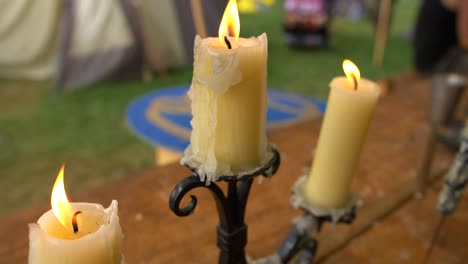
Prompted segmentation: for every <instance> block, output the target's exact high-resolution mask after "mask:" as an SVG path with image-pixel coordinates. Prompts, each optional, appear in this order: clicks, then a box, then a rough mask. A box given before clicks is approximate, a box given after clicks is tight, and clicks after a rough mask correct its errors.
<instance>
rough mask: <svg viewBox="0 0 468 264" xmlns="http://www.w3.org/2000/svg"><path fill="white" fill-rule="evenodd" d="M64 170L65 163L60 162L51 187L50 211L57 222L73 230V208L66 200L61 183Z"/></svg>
mask: <svg viewBox="0 0 468 264" xmlns="http://www.w3.org/2000/svg"><path fill="white" fill-rule="evenodd" d="M64 170H65V164H62V168H60V171H59V173H58V175H57V179H56V180H55V184H54V188H53V189H52V195H51V199H50V202H51V205H52V211H53V212H54V215H55V217H57V219H58V220H59V222H60V223H61V224H62V225H63V226H64V227H65V228H66V229H69V230H73V227H72V218H73V208H72V206H71V205H70V202H69V201H68V197H67V193H66V192H65V186H64V183H63V174H64Z"/></svg>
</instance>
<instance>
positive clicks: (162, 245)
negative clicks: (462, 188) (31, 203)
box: [0, 80, 468, 264]
mask: <svg viewBox="0 0 468 264" xmlns="http://www.w3.org/2000/svg"><path fill="white" fill-rule="evenodd" d="M397 84H398V85H397V86H396V88H395V89H394V90H393V91H392V92H391V93H390V94H389V95H388V96H386V97H385V98H383V99H382V100H381V101H380V102H379V104H378V107H377V110H376V113H375V115H374V118H373V121H372V124H371V127H370V131H369V135H368V140H367V143H366V145H365V147H364V151H363V155H362V158H361V161H360V164H359V168H358V172H357V174H356V177H355V179H354V183H353V189H354V190H355V191H356V192H358V193H359V195H360V197H361V198H362V200H363V205H362V207H361V208H360V209H359V211H358V215H357V218H356V220H355V222H354V223H353V224H352V225H349V226H347V225H338V226H331V225H326V226H325V228H324V229H323V230H322V232H321V233H320V234H319V243H320V244H319V253H318V254H319V255H318V259H317V260H319V261H320V262H323V263H420V261H421V258H422V255H423V253H424V250H425V248H426V247H427V245H428V241H429V239H430V237H431V234H432V230H433V228H434V227H435V223H436V222H435V221H436V220H437V217H438V215H437V213H436V211H435V209H434V208H435V202H436V198H437V194H438V190H439V189H440V188H439V186H440V182H441V181H440V177H439V180H437V178H436V179H435V180H434V181H433V182H432V185H431V190H430V191H429V192H428V194H427V195H426V196H425V197H424V198H423V199H420V200H415V199H414V198H413V197H414V195H413V194H414V191H415V168H416V160H417V158H418V151H419V150H420V147H421V146H420V145H421V144H420V142H419V141H420V140H419V139H420V138H421V130H420V128H421V125H422V124H423V122H424V120H425V113H426V107H427V99H428V95H427V83H426V82H424V81H420V80H411V81H405V80H400V81H398V82H397ZM319 129H320V121H314V122H305V123H301V124H298V125H295V126H292V127H288V128H283V129H280V130H276V131H273V132H272V133H271V134H270V135H269V138H270V140H271V142H273V143H274V144H276V146H277V148H278V149H279V151H280V152H281V155H282V165H281V167H280V169H279V171H278V173H277V174H276V175H275V176H274V177H273V179H271V180H264V181H263V183H259V184H254V185H253V186H252V191H251V194H250V200H249V203H248V205H247V213H246V222H247V224H248V226H249V243H248V245H247V252H248V254H250V255H251V256H252V257H254V258H258V257H262V256H266V255H268V254H271V253H273V252H274V251H275V250H276V249H277V247H278V246H279V245H280V243H281V241H282V240H283V238H284V237H285V235H286V233H287V231H288V229H289V228H290V226H291V222H292V221H293V219H294V218H295V217H297V216H298V215H300V213H301V212H300V211H299V210H296V209H294V208H293V207H292V206H291V205H290V203H289V197H290V191H291V188H292V186H293V184H294V182H295V181H296V180H297V179H298V177H299V176H301V175H304V174H306V173H307V172H308V167H309V166H310V164H311V160H312V158H313V152H314V148H315V145H316V141H317V138H318V132H319ZM451 158H452V155H451V154H450V153H449V152H448V151H447V150H446V149H444V148H438V151H437V156H436V159H435V162H434V166H433V172H434V175H436V176H437V175H439V176H440V175H442V172H443V171H444V169H446V168H447V167H448V166H449V163H450V159H451ZM337 165H338V164H337ZM188 175H189V171H188V170H187V169H186V168H185V167H183V166H181V165H179V164H170V165H167V166H164V167H158V168H154V169H149V170H146V171H143V172H141V173H139V174H136V175H131V176H128V177H126V178H124V179H122V180H120V181H117V182H115V183H112V184H109V185H106V186H102V187H98V188H95V189H92V190H89V191H86V192H82V193H77V194H73V195H71V196H72V197H73V200H74V201H83V202H97V203H101V204H103V205H105V206H107V205H108V204H109V203H110V202H111V200H112V199H116V200H118V201H119V216H120V223H121V225H122V228H123V231H124V233H125V243H124V252H123V253H124V255H125V258H126V260H127V263H168V264H169V263H170V264H173V263H216V260H217V256H218V250H217V248H216V245H215V244H216V242H215V241H216V237H215V236H216V229H215V226H216V224H217V221H218V218H217V215H216V209H215V203H214V201H213V200H212V198H211V196H210V194H209V193H208V192H206V190H195V191H194V194H195V195H196V196H197V197H198V199H199V203H198V207H197V209H196V211H195V213H194V214H193V215H191V216H189V217H185V218H179V217H176V216H175V215H174V214H173V213H172V212H171V211H170V210H169V207H168V198H169V194H170V192H171V190H172V188H173V187H174V186H175V185H176V184H177V183H178V182H179V181H180V180H181V179H183V178H184V177H186V176H188ZM223 185H224V184H223ZM467 201H468V200H467V199H466V198H464V199H463V201H462V202H461V204H460V206H459V208H458V211H457V213H456V214H454V215H453V216H451V218H449V219H448V220H447V224H446V225H445V227H444V230H443V233H442V236H441V237H442V238H441V241H440V243H438V245H436V248H435V251H434V258H433V259H434V262H432V263H466V262H467V259H466V257H467V255H466V254H468V251H467V250H466V249H467V247H468V228H466V224H467V223H468V210H466V209H467V207H468V202H467ZM49 208H50V206H49V204H43V205H40V206H37V207H34V208H30V209H26V210H22V211H18V212H15V213H13V214H11V215H8V216H6V217H3V218H2V219H0V263H26V262H27V255H28V228H27V224H28V223H30V222H35V221H36V220H37V219H38V218H39V217H40V216H41V214H42V213H44V212H45V211H46V210H49ZM463 254H465V255H463ZM463 258H465V262H463Z"/></svg>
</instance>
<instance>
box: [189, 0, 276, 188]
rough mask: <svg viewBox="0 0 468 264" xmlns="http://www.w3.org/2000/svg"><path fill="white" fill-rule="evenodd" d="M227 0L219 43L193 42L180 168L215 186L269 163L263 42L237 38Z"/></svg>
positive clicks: (231, 7)
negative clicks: (189, 169)
mask: <svg viewBox="0 0 468 264" xmlns="http://www.w3.org/2000/svg"><path fill="white" fill-rule="evenodd" d="M239 28H240V26H239V14H238V11H237V6H236V1H235V0H230V1H229V3H228V5H227V7H226V10H225V12H224V15H223V19H222V21H221V24H220V28H219V36H218V38H204V39H202V38H200V37H199V36H196V37H195V44H194V45H195V47H194V70H193V80H192V85H191V87H190V90H189V92H188V95H189V97H190V99H191V100H192V116H193V119H192V122H191V125H192V133H191V137H190V145H189V147H188V148H187V149H186V150H185V153H184V157H183V158H182V162H183V163H187V164H189V165H191V166H193V167H196V168H197V169H198V172H199V174H200V175H201V176H202V177H205V176H206V177H207V178H208V180H215V179H216V178H217V177H219V176H221V175H227V176H229V175H237V174H241V173H242V172H246V171H249V170H253V169H255V168H257V167H259V166H261V164H262V163H263V162H265V161H266V160H267V159H268V157H267V156H268V152H267V139H266V112H267V85H266V83H267V81H266V78H267V36H266V34H265V33H263V34H262V35H261V36H259V37H252V38H248V39H246V38H239Z"/></svg>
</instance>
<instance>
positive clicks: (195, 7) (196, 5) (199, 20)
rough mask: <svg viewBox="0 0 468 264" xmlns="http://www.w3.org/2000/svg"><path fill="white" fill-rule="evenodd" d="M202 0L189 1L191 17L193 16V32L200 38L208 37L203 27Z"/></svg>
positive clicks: (204, 26)
mask: <svg viewBox="0 0 468 264" xmlns="http://www.w3.org/2000/svg"><path fill="white" fill-rule="evenodd" d="M201 1H202V0H190V3H191V5H192V16H193V23H194V24H195V30H196V31H197V34H198V35H199V36H200V37H202V38H206V37H208V33H207V31H206V25H205V16H204V15H203V7H202V3H201Z"/></svg>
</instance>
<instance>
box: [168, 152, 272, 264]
mask: <svg viewBox="0 0 468 264" xmlns="http://www.w3.org/2000/svg"><path fill="white" fill-rule="evenodd" d="M279 165H280V155H279V153H278V151H277V150H276V149H273V157H272V158H271V160H270V161H269V162H268V163H267V164H266V165H265V166H263V167H262V168H260V169H258V170H256V171H255V172H253V173H249V174H246V175H242V176H221V177H220V178H219V181H225V182H227V183H228V191H227V196H225V195H224V193H223V191H222V190H221V188H220V187H219V186H218V185H216V184H215V183H209V184H206V183H205V182H204V181H201V180H200V177H199V175H198V173H197V171H196V169H194V168H191V167H189V166H187V167H189V169H190V170H191V171H192V175H191V176H188V177H187V178H185V179H183V180H182V181H181V182H180V183H179V184H177V185H176V186H175V188H174V189H173V190H172V193H171V196H170V198H169V207H170V208H171V210H172V211H173V212H174V213H175V214H176V215H178V216H188V215H190V214H191V213H192V212H193V211H194V210H195V207H196V206H197V198H196V197H195V196H193V195H191V196H190V198H191V201H190V203H189V204H188V205H187V206H185V207H183V208H180V202H181V201H182V199H183V197H184V196H185V194H187V193H188V192H189V191H191V190H193V189H195V188H197V187H204V188H207V189H209V190H210V191H211V194H212V195H213V197H214V199H215V201H216V207H217V209H218V215H219V225H218V228H217V229H218V241H217V245H218V247H219V249H220V251H221V253H220V256H219V263H222V264H245V263H247V260H246V258H245V249H244V248H245V245H246V244H247V225H246V224H245V222H244V216H245V207H246V205H247V199H248V197H249V192H250V188H251V187H252V182H253V179H254V178H255V177H256V176H260V175H262V176H264V177H271V176H272V175H273V174H275V173H276V171H277V170H278V168H279Z"/></svg>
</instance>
